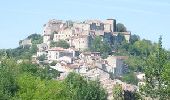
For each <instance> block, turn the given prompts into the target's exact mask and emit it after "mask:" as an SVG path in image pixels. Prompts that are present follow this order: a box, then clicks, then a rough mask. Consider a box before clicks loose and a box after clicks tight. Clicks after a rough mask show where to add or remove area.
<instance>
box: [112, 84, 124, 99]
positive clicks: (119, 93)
mask: <svg viewBox="0 0 170 100" xmlns="http://www.w3.org/2000/svg"><path fill="white" fill-rule="evenodd" d="M113 98H114V99H113V100H124V99H123V98H124V97H123V89H122V86H121V85H120V84H116V85H115V86H114V87H113Z"/></svg>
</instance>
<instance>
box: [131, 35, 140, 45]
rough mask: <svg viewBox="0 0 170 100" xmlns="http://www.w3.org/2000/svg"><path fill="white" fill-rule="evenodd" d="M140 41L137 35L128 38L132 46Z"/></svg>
mask: <svg viewBox="0 0 170 100" xmlns="http://www.w3.org/2000/svg"><path fill="white" fill-rule="evenodd" d="M139 40H140V37H139V36H138V35H135V34H134V35H131V37H130V43H131V44H134V43H135V42H136V41H139Z"/></svg>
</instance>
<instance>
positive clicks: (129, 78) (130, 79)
mask: <svg viewBox="0 0 170 100" xmlns="http://www.w3.org/2000/svg"><path fill="white" fill-rule="evenodd" d="M122 80H123V81H124V82H126V83H129V84H134V85H137V83H138V80H137V77H136V76H135V74H134V73H133V72H130V73H127V74H125V75H123V77H122Z"/></svg>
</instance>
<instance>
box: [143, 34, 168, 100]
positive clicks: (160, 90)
mask: <svg viewBox="0 0 170 100" xmlns="http://www.w3.org/2000/svg"><path fill="white" fill-rule="evenodd" d="M167 61H168V60H167V54H166V52H165V50H164V49H163V48H162V37H160V38H159V43H158V47H157V51H156V52H155V53H153V54H151V55H150V56H149V57H148V59H147V60H146V66H145V77H146V82H145V83H146V84H145V86H144V87H143V88H142V91H143V93H144V95H146V96H149V97H151V98H157V99H166V98H165V97H166V96H165V94H166V93H165V91H166V89H167V87H166V83H167V82H166V81H165V80H164V77H163V75H162V74H163V73H164V72H165V68H166V66H167ZM168 84H170V82H169V81H168Z"/></svg>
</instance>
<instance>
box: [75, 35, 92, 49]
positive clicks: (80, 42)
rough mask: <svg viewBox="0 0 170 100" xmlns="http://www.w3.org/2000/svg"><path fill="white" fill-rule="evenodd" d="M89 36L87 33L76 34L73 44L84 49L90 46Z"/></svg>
mask: <svg viewBox="0 0 170 100" xmlns="http://www.w3.org/2000/svg"><path fill="white" fill-rule="evenodd" d="M88 42H89V37H88V36H87V35H82V36H75V37H73V40H72V46H74V47H75V48H76V49H78V50H84V49H87V48H88V47H89V43H88Z"/></svg>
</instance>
